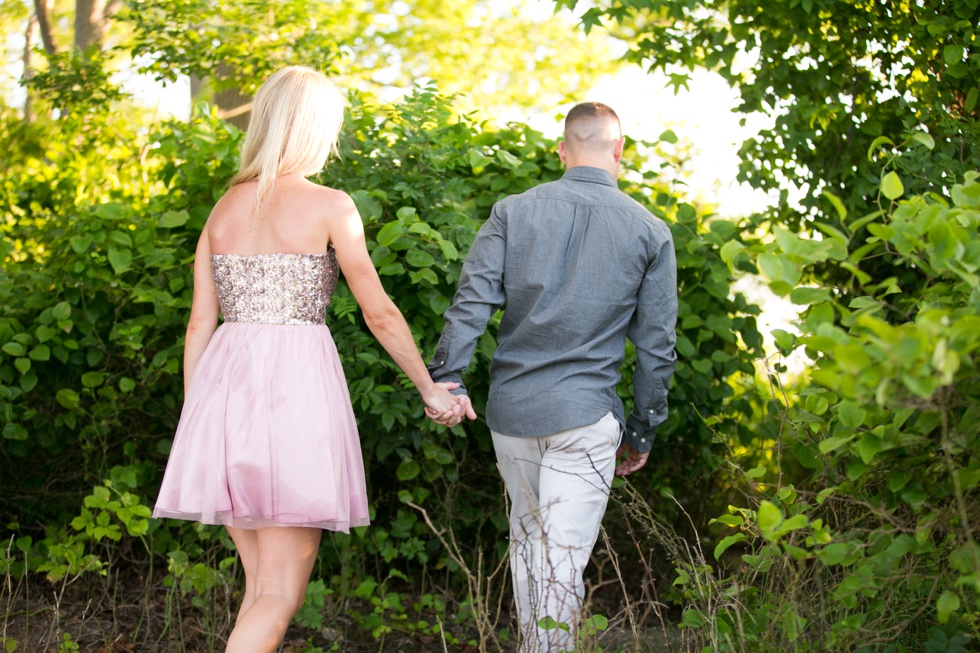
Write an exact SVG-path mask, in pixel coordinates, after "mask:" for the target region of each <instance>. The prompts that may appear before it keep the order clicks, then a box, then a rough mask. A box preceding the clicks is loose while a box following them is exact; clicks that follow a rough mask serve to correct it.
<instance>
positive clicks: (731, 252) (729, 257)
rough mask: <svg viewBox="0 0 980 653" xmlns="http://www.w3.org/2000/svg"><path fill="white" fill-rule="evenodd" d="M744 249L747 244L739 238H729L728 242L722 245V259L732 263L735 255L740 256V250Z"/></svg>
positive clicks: (720, 252)
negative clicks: (738, 239)
mask: <svg viewBox="0 0 980 653" xmlns="http://www.w3.org/2000/svg"><path fill="white" fill-rule="evenodd" d="M744 251H745V245H743V244H742V243H740V242H738V241H737V240H729V241H728V242H727V243H725V244H724V245H722V246H721V250H720V251H719V254H720V255H721V260H722V261H724V262H725V263H729V264H731V262H732V261H733V260H734V259H735V257H736V256H738V255H739V253H740V252H744Z"/></svg>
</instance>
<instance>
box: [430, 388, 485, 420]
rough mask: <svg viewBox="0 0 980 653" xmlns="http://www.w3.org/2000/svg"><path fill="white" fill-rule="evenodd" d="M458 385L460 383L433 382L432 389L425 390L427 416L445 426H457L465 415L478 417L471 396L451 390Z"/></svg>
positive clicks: (473, 417) (471, 417)
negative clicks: (454, 393) (456, 393)
mask: <svg viewBox="0 0 980 653" xmlns="http://www.w3.org/2000/svg"><path fill="white" fill-rule="evenodd" d="M458 387H459V384H458V383H433V384H432V388H431V389H430V390H428V391H427V392H423V393H422V400H423V401H424V402H425V414H426V416H427V417H429V418H430V419H431V420H432V421H434V422H436V423H437V424H442V425H443V426H456V425H457V424H459V423H460V422H462V421H463V418H464V417H469V418H470V419H476V411H474V410H473V404H472V403H470V398H469V397H467V396H466V395H453V394H451V393H450V392H449V391H450V390H455V389H456V388H458Z"/></svg>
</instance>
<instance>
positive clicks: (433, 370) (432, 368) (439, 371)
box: [426, 359, 466, 395]
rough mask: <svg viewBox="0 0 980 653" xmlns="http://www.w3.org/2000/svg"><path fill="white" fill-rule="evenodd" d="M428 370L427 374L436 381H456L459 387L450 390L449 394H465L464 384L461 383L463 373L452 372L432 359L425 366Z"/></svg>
mask: <svg viewBox="0 0 980 653" xmlns="http://www.w3.org/2000/svg"><path fill="white" fill-rule="evenodd" d="M426 369H427V370H428V371H429V376H430V377H432V380H433V381H435V382H436V383H458V384H459V387H458V388H456V389H455V390H450V391H449V393H450V394H454V395H465V394H466V386H465V385H464V384H463V375H462V374H459V373H453V372H450V371H449V370H447V369H445V368H444V367H443V366H442V365H441V364H439V361H437V360H435V359H433V360H432V361H431V362H430V363H429V366H428V367H427V368H426Z"/></svg>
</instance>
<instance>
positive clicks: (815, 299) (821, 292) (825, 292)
mask: <svg viewBox="0 0 980 653" xmlns="http://www.w3.org/2000/svg"><path fill="white" fill-rule="evenodd" d="M828 299H830V289H829V288H794V289H793V291H792V292H791V293H790V294H789V300H790V301H791V302H793V303H794V304H796V305H797V306H809V305H811V304H820V303H822V302H825V301H827V300H828Z"/></svg>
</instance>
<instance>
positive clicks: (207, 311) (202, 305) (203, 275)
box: [184, 225, 220, 395]
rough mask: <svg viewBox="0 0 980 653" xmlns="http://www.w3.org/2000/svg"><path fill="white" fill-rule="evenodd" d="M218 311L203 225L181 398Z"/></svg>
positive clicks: (209, 252) (212, 328) (195, 264)
mask: <svg viewBox="0 0 980 653" xmlns="http://www.w3.org/2000/svg"><path fill="white" fill-rule="evenodd" d="M219 310H220V309H219V307H218V294H217V292H216V291H215V289H214V277H212V276H211V246H210V243H209V242H208V228H207V226H206V225H205V227H204V230H203V231H202V232H201V238H200V240H198V241H197V251H196V253H195V255H194V299H193V302H192V303H191V317H190V320H188V322H187V335H186V336H185V337H184V395H186V394H187V390H188V389H189V388H190V385H191V377H193V376H194V369H195V368H197V363H198V361H200V360H201V356H203V355H204V350H205V349H206V348H207V346H208V342H210V341H211V336H212V335H213V334H214V330H215V329H216V328H217V326H218V311H219Z"/></svg>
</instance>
